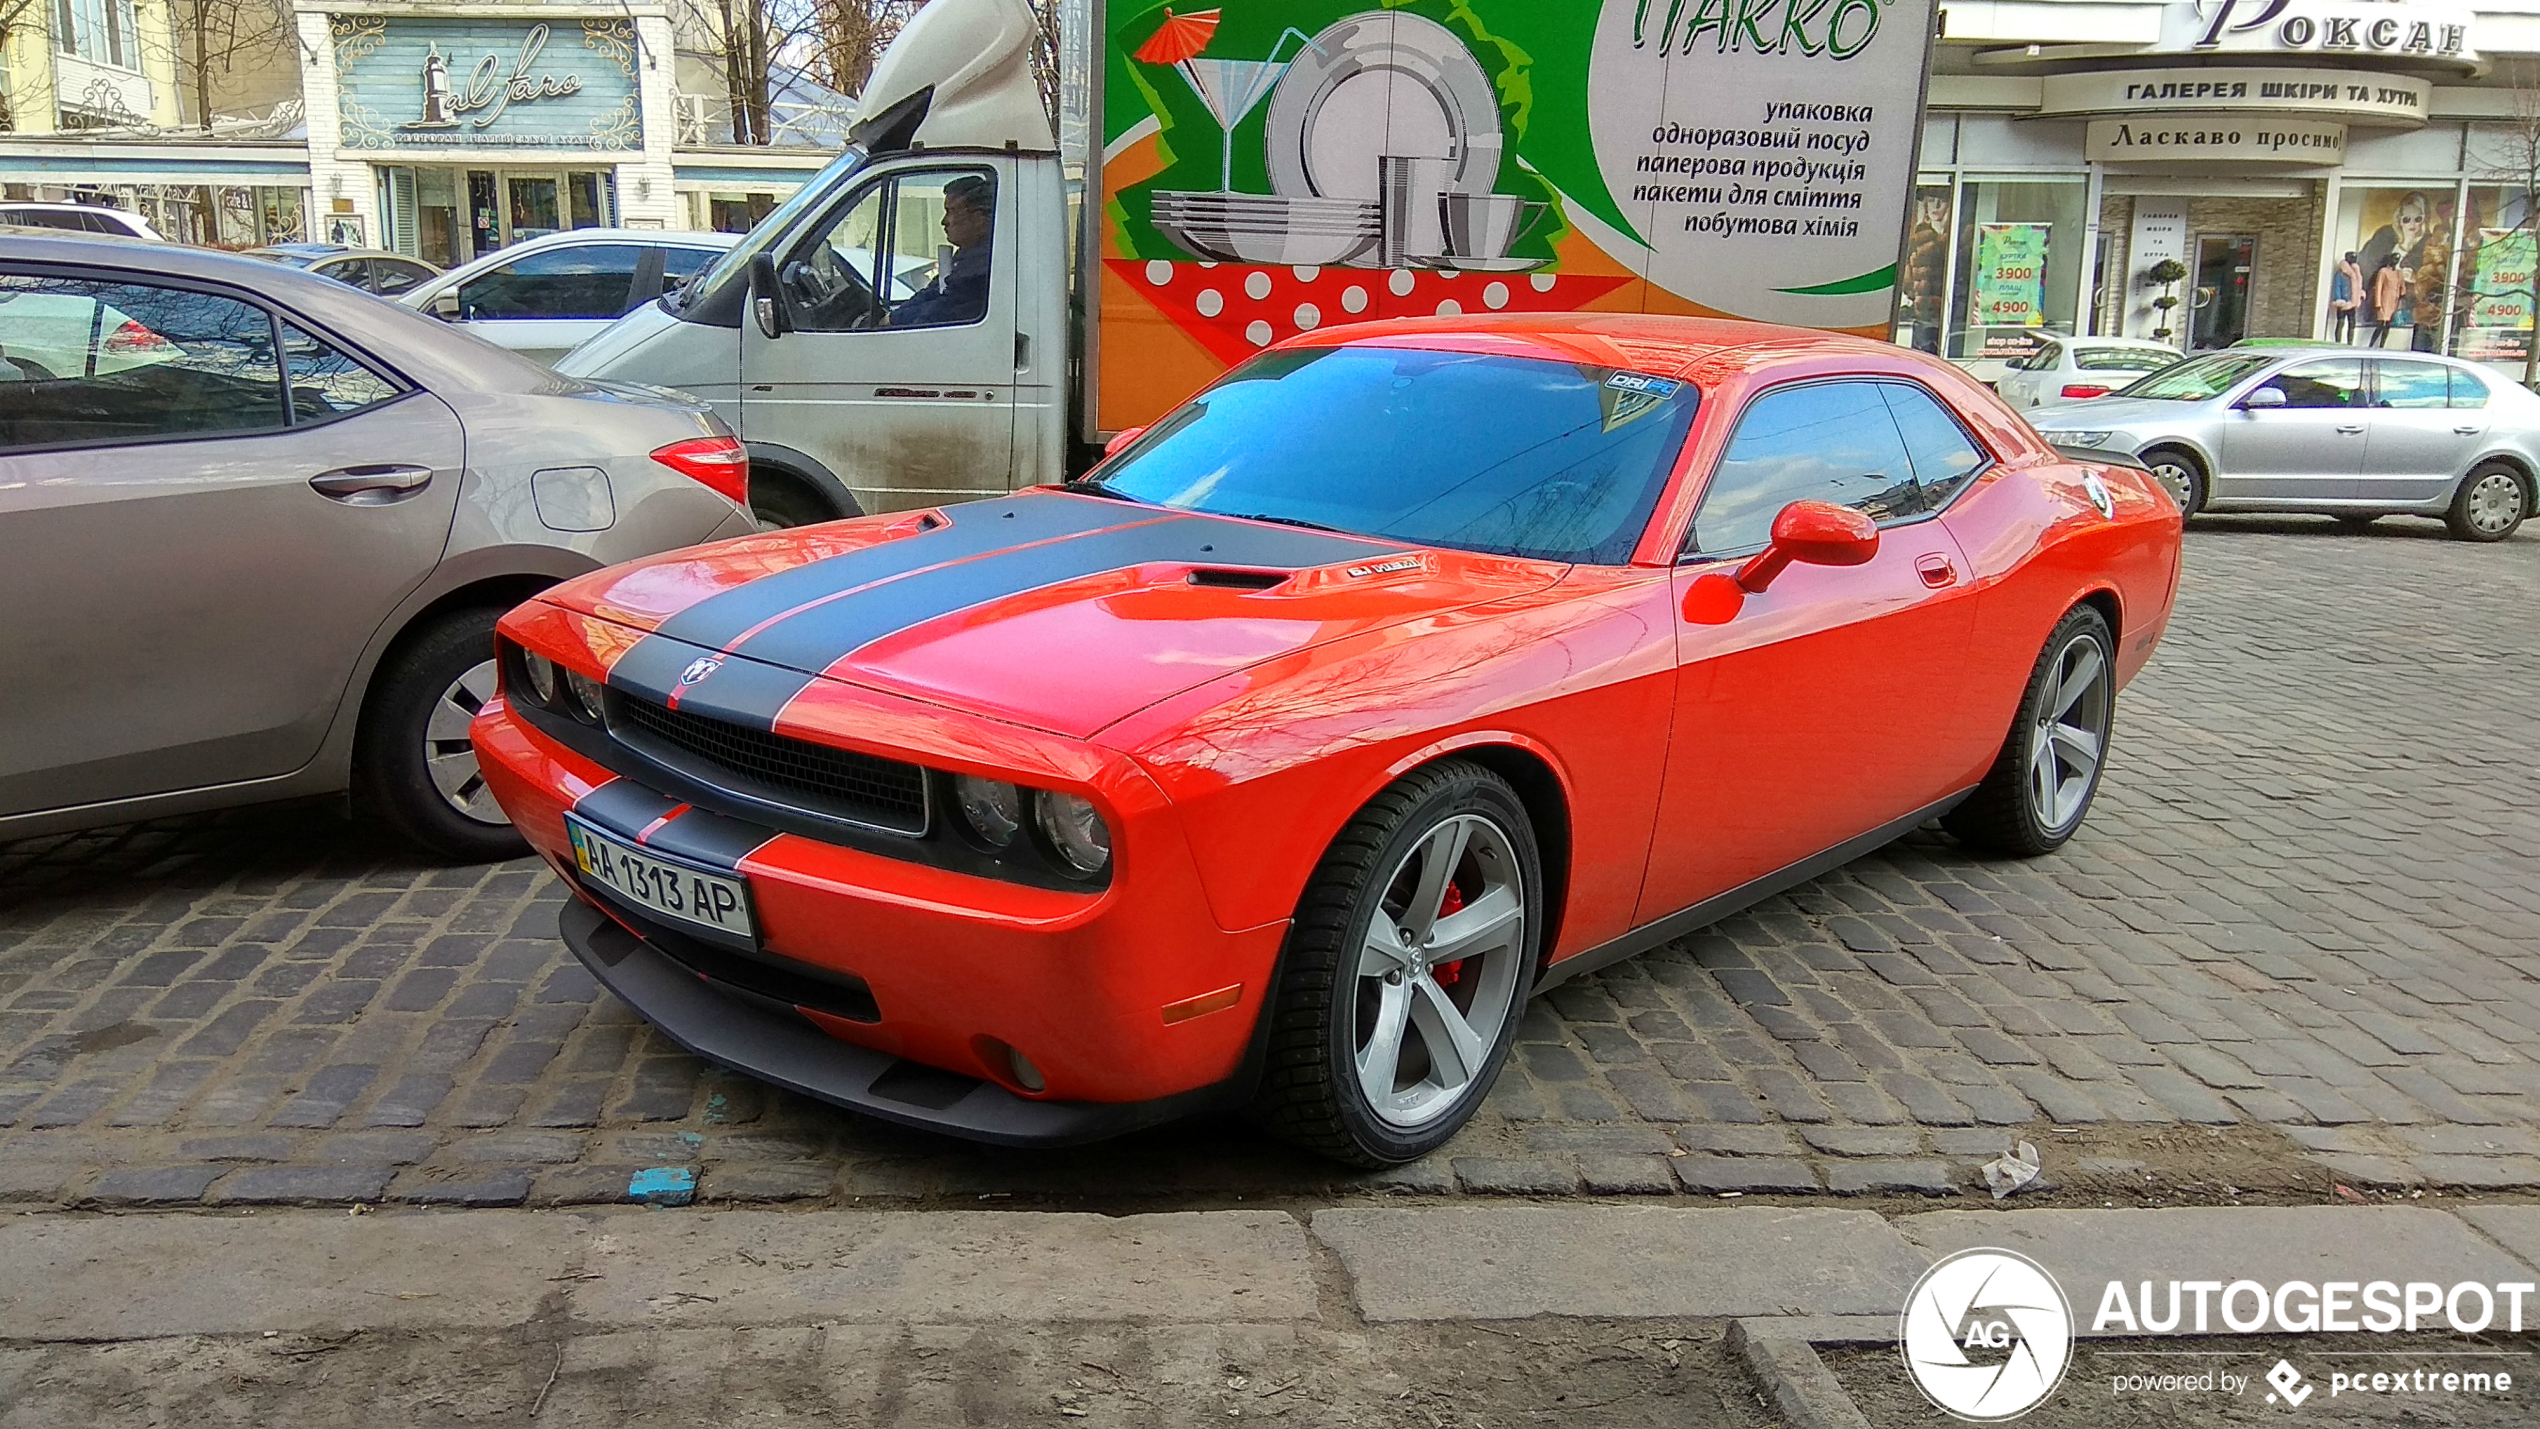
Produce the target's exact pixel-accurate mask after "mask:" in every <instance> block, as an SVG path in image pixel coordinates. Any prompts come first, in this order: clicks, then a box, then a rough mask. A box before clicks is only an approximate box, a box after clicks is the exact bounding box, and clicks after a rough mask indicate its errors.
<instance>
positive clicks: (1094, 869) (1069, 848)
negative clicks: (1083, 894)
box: [1032, 791, 1111, 878]
mask: <svg viewBox="0 0 2540 1429" xmlns="http://www.w3.org/2000/svg"><path fill="white" fill-rule="evenodd" d="M1032 814H1033V818H1034V820H1035V822H1037V823H1039V825H1040V826H1041V837H1043V838H1045V839H1048V840H1049V845H1050V850H1051V852H1053V853H1055V854H1057V855H1058V857H1059V860H1060V861H1061V862H1063V863H1065V864H1066V865H1067V867H1068V868H1069V869H1071V870H1073V871H1074V872H1076V873H1078V874H1080V875H1082V876H1084V877H1086V878H1091V877H1093V876H1094V875H1095V874H1097V873H1100V872H1102V871H1103V869H1105V868H1106V867H1109V866H1110V863H1111V830H1110V829H1109V828H1108V827H1107V826H1105V825H1104V823H1103V821H1102V815H1101V814H1100V813H1099V812H1097V811H1096V810H1095V808H1094V806H1093V801H1092V800H1090V799H1084V798H1080V797H1078V796H1076V795H1074V794H1053V793H1049V792H1046V791H1044V792H1042V793H1040V794H1038V795H1036V796H1034V798H1033V800H1032Z"/></svg>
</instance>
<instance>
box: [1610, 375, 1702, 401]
mask: <svg viewBox="0 0 2540 1429" xmlns="http://www.w3.org/2000/svg"><path fill="white" fill-rule="evenodd" d="M1605 385H1606V386H1608V387H1611V388H1613V389H1614V390H1615V391H1617V392H1645V393H1647V394H1649V395H1650V396H1652V397H1673V396H1675V395H1676V389H1677V388H1678V387H1680V386H1682V385H1684V384H1682V383H1680V382H1671V381H1669V380H1668V379H1666V378H1664V377H1644V376H1642V375H1641V374H1639V373H1637V372H1617V373H1615V374H1614V375H1613V376H1611V377H1608V378H1606V379H1605Z"/></svg>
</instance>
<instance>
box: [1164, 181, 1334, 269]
mask: <svg viewBox="0 0 2540 1429" xmlns="http://www.w3.org/2000/svg"><path fill="white" fill-rule="evenodd" d="M1153 198H1154V208H1153V210H1152V213H1151V215H1150V216H1151V217H1152V218H1153V220H1154V222H1155V226H1156V228H1157V230H1158V231H1160V232H1162V233H1163V234H1164V236H1166V237H1167V238H1170V239H1172V240H1173V241H1174V242H1175V243H1178V244H1180V245H1182V246H1183V247H1184V248H1187V249H1189V250H1190V251H1192V252H1194V253H1198V254H1201V255H1203V256H1206V257H1210V258H1216V259H1219V260H1221V261H1224V262H1229V263H1284V264H1291V265H1297V266H1317V265H1324V264H1340V263H1346V262H1348V261H1349V260H1350V259H1352V258H1356V257H1358V256H1359V255H1360V254H1362V253H1365V252H1366V251H1368V250H1369V249H1371V248H1373V247H1375V246H1376V238H1377V234H1378V229H1379V218H1380V215H1379V211H1378V207H1377V205H1376V204H1375V203H1374V202H1372V201H1365V200H1359V199H1337V198H1284V197H1281V196H1279V195H1276V194H1247V193H1226V192H1221V193H1173V192H1159V193H1157V194H1155V195H1154V196H1153Z"/></svg>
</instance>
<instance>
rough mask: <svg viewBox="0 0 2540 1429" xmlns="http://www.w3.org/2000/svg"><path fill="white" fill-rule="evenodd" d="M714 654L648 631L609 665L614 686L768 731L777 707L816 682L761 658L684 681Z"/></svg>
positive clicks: (686, 711) (728, 662)
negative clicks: (693, 668)
mask: <svg viewBox="0 0 2540 1429" xmlns="http://www.w3.org/2000/svg"><path fill="white" fill-rule="evenodd" d="M712 653H713V652H712V651H708V650H702V649H699V648H698V647H696V646H694V645H689V644H685V643H683V642H680V641H677V640H669V639H665V638H663V637H661V636H659V635H648V636H646V637H644V638H643V639H641V640H638V641H636V642H635V648H633V649H631V650H629V651H627V652H626V653H625V654H623V655H621V656H619V657H618V659H617V663H616V664H614V665H611V666H610V667H609V688H610V689H613V690H621V691H623V692H625V693H626V694H628V695H630V696H632V697H634V698H636V699H640V700H647V701H650V702H651V703H653V704H657V705H670V706H672V707H674V708H676V709H677V710H678V711H679V712H680V713H682V714H693V715H703V716H705V717H706V718H708V719H719V720H723V721H726V722H727V723H731V724H737V725H741V726H743V727H745V728H748V729H760V730H764V729H773V728H774V727H775V725H776V712H777V711H778V710H781V709H783V708H784V707H785V706H786V704H787V702H789V701H791V700H792V699H793V698H794V696H796V695H798V694H801V693H802V692H803V687H804V686H805V685H808V684H810V683H811V679H812V677H811V676H810V675H808V674H805V673H804V672H802V671H800V670H787V669H781V668H779V667H777V666H775V665H763V664H760V663H759V662H758V661H756V660H725V661H723V662H722V663H720V664H718V665H717V666H715V668H714V671H713V673H711V674H709V675H707V676H705V677H704V678H702V679H700V680H698V681H697V682H696V683H695V684H693V685H682V684H680V683H679V677H680V676H681V675H683V674H685V673H687V670H688V667H689V665H690V664H692V663H694V662H695V661H696V660H697V658H698V657H699V656H702V655H709V654H712Z"/></svg>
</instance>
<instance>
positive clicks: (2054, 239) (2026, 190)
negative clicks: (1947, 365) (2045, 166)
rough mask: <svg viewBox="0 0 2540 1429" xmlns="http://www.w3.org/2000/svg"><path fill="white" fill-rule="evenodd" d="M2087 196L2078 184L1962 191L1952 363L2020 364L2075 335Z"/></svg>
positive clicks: (1985, 182)
mask: <svg viewBox="0 0 2540 1429" xmlns="http://www.w3.org/2000/svg"><path fill="white" fill-rule="evenodd" d="M2086 192H2087V186H2086V185H2085V184H2084V182H2083V180H2082V179H2081V178H2080V177H2079V176H2075V177H2072V178H2069V179H2065V178H2038V179H2020V180H1991V179H1982V180H1969V181H1967V182H1965V183H1964V184H1962V185H1960V188H1959V195H1960V197H1959V203H1958V212H1957V215H1956V217H1957V224H1958V230H1957V248H1956V253H1957V282H1956V284H1955V287H1956V296H1955V297H1954V299H1953V300H1952V301H1951V303H1950V307H1951V309H1952V311H1951V313H1950V316H1951V317H1952V318H1953V319H1954V321H1953V322H1952V323H1951V324H1950V328H1951V330H1950V332H1949V333H1948V335H1947V351H1948V355H1949V356H1950V357H1952V358H1956V359H1959V360H1962V361H1963V360H1967V359H1979V358H1980V359H1993V360H2003V359H2008V358H2014V357H2025V356H2027V355H2028V354H2029V353H2031V352H2034V351H2036V350H2037V348H2038V347H2039V346H2040V345H2041V344H2042V343H2043V342H2044V341H2045V339H2046V338H2047V337H2048V336H2049V335H2066V336H2069V335H2070V334H2071V333H2072V330H2073V326H2072V319H2073V314H2074V312H2075V310H2076V305H2077V303H2078V302H2079V299H2080V295H2081V279H2082V270H2083V269H2084V268H2085V267H2087V266H2088V263H2089V255H2088V254H2086V253H2084V252H2083V251H2082V243H2083V224H2082V205H2083V199H2084V196H2085V194H2086Z"/></svg>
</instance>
